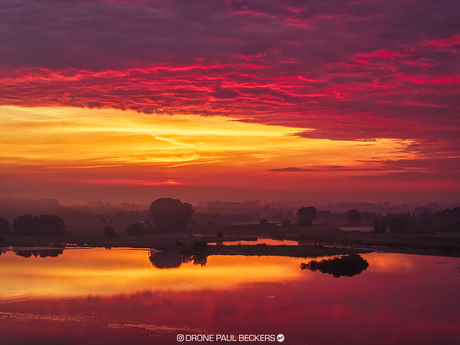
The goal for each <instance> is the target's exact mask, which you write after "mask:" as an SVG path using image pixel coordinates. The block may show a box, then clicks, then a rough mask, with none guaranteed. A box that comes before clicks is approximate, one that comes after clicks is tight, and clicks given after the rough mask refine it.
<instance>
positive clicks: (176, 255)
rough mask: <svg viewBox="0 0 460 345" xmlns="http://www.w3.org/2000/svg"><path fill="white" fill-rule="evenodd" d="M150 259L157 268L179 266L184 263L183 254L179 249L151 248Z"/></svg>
mask: <svg viewBox="0 0 460 345" xmlns="http://www.w3.org/2000/svg"><path fill="white" fill-rule="evenodd" d="M149 259H150V261H151V262H152V264H153V266H155V267H156V268H178V267H180V265H181V264H182V255H181V254H180V252H179V251H177V250H162V251H158V250H151V251H150V254H149Z"/></svg>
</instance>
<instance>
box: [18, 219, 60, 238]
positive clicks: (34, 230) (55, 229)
mask: <svg viewBox="0 0 460 345" xmlns="http://www.w3.org/2000/svg"><path fill="white" fill-rule="evenodd" d="M65 228H66V224H65V223H64V220H63V219H62V218H61V217H58V216H56V215H52V216H47V215H44V214H42V215H41V216H40V217H37V216H35V217H32V216H31V215H30V214H24V215H22V216H18V217H16V218H15V219H14V220H13V229H14V231H16V233H17V234H18V235H62V234H64V233H65Z"/></svg>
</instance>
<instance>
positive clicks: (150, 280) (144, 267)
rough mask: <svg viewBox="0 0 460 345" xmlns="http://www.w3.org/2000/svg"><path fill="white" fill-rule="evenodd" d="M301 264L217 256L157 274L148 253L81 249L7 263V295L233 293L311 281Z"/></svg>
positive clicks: (289, 260) (3, 262)
mask: <svg viewBox="0 0 460 345" xmlns="http://www.w3.org/2000/svg"><path fill="white" fill-rule="evenodd" d="M299 265H300V260H299V259H294V258H287V257H250V258H249V257H244V256H231V257H230V256H211V257H209V258H208V262H207V264H206V267H204V268H203V267H201V266H194V265H193V264H192V263H183V264H182V265H181V267H180V268H178V269H156V268H154V267H153V266H152V264H151V263H150V261H149V251H148V250H129V249H112V250H106V249H102V248H97V249H90V250H84V249H79V250H78V249H77V250H68V249H66V250H65V251H64V254H62V255H61V256H59V257H57V258H50V259H43V258H27V259H25V258H22V257H18V256H15V255H14V254H13V253H12V252H7V253H6V254H4V255H2V257H1V275H2V284H1V288H0V291H1V295H2V297H3V298H7V299H17V298H29V297H40V296H41V297H43V296H55V297H71V296H86V295H113V294H120V293H135V292H138V291H145V290H159V289H161V290H179V291H181V290H197V289H202V288H203V287H205V288H207V289H222V288H225V289H230V288H234V287H236V286H238V285H239V284H243V283H253V282H266V281H269V282H275V281H286V280H292V279H296V278H299V276H305V273H304V272H301V271H300V269H299Z"/></svg>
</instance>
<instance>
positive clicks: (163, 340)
mask: <svg viewBox="0 0 460 345" xmlns="http://www.w3.org/2000/svg"><path fill="white" fill-rule="evenodd" d="M20 254H21V255H25V256H30V254H31V253H27V252H22V253H20ZM35 254H38V253H35ZM48 254H49V253H47V254H46V255H48ZM54 255H57V256H56V257H45V258H43V257H39V256H38V257H35V256H34V254H33V253H32V255H31V256H30V257H29V258H25V257H23V256H19V255H16V254H15V253H14V252H13V251H6V253H4V254H3V255H1V256H0V344H179V342H178V341H177V337H178V336H179V335H184V339H185V340H186V341H184V342H183V343H184V344H187V343H189V344H192V343H195V344H198V343H201V344H209V343H211V342H208V341H202V342H191V341H187V339H191V336H192V335H206V336H207V339H209V338H210V337H211V336H213V339H214V340H216V336H217V335H221V336H222V335H223V336H226V337H220V340H219V341H214V342H212V343H214V344H215V343H219V344H223V343H227V344H228V343H234V344H249V343H251V344H261V343H278V341H277V340H276V339H275V338H265V340H266V341H264V342H262V341H246V342H243V341H241V342H240V341H238V340H239V336H241V335H243V336H244V335H255V336H257V335H261V334H262V335H278V334H283V335H284V337H285V340H284V342H283V343H284V344H366V345H367V344H459V343H460V293H459V291H460V272H459V270H460V259H459V258H445V257H432V256H418V255H403V254H381V253H373V254H366V255H362V256H363V258H365V259H366V260H367V261H368V262H369V267H368V268H367V269H366V270H365V271H364V272H362V273H361V274H359V275H356V276H354V277H340V278H334V277H332V276H331V275H328V274H322V273H320V272H311V271H308V270H301V269H300V264H301V263H302V262H308V259H301V258H288V257H257V256H256V257H247V256H210V257H208V258H207V259H206V260H203V259H199V258H193V257H192V258H189V259H188V260H185V261H186V262H181V261H183V258H180V257H179V258H178V257H177V256H175V255H174V254H167V255H164V254H158V252H156V251H150V250H147V249H146V250H138V249H136V250H133V249H112V250H106V249H65V250H64V251H63V252H62V253H61V252H55V254H54ZM43 256H44V255H43ZM181 259H182V260H181ZM178 260H179V262H178ZM159 267H163V268H159ZM166 267H174V268H166ZM200 339H201V340H205V339H206V338H200ZM224 339H226V340H227V341H224ZM246 339H247V340H250V339H252V340H257V339H259V340H260V339H262V338H257V337H252V338H246ZM230 340H237V341H230ZM270 340H274V341H273V342H272V341H270Z"/></svg>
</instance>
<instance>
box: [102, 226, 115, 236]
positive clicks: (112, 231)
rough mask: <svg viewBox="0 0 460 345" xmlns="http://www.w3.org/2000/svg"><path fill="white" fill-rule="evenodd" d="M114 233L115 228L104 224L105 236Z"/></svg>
mask: <svg viewBox="0 0 460 345" xmlns="http://www.w3.org/2000/svg"><path fill="white" fill-rule="evenodd" d="M114 233H115V230H113V228H112V227H111V226H106V227H105V228H104V235H105V236H107V237H110V236H112V235H113V234H114Z"/></svg>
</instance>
